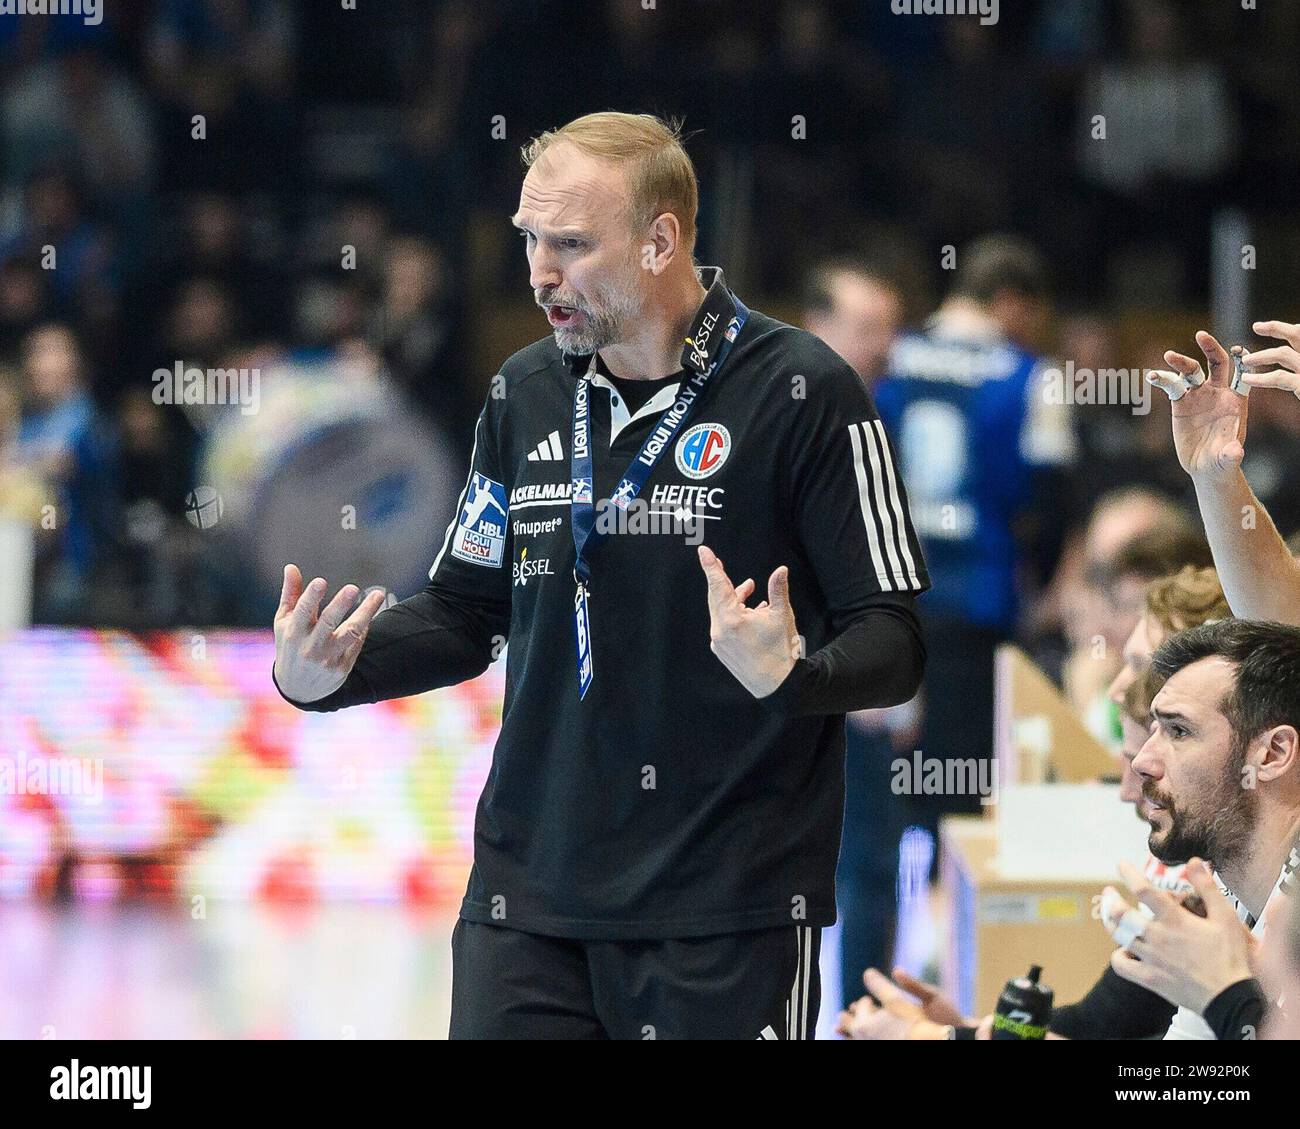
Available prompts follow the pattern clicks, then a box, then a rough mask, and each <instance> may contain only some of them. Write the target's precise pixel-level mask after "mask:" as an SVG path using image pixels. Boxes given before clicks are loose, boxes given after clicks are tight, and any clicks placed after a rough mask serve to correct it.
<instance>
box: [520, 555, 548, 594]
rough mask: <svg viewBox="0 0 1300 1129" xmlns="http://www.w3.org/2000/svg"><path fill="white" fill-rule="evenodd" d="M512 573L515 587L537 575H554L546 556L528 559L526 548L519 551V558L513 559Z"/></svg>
mask: <svg viewBox="0 0 1300 1129" xmlns="http://www.w3.org/2000/svg"><path fill="white" fill-rule="evenodd" d="M514 574H515V576H514V580H515V587H523V586H524V585H526V584H527V583H528V582H529V581H530V580H533V579H535V578H536V577H538V576H554V575H555V574H554V573H553V572H552V571H551V562H550V560H549V559H548V558H546V557H534V558H533V559H532V560H529V559H528V550H527V549H524V550H523V551H521V552H520V554H519V559H518V560H517V561H515V567H514Z"/></svg>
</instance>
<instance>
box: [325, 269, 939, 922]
mask: <svg viewBox="0 0 1300 1129" xmlns="http://www.w3.org/2000/svg"><path fill="white" fill-rule="evenodd" d="M702 278H703V280H704V282H705V285H706V287H708V288H709V298H708V299H706V303H705V306H707V305H708V304H709V302H715V303H716V302H718V301H719V300H721V301H730V298H729V292H728V291H726V289H725V284H724V282H723V279H722V275H721V272H720V271H717V270H716V269H713V268H703V269H702ZM703 308H704V307H702V309H703ZM592 361H593V359H592V358H590V357H579V358H574V357H569V356H566V355H564V354H562V353H561V352H560V350H559V349H558V347H557V346H556V344H555V342H554V340H553V339H551V338H547V339H545V340H542V341H538V342H537V343H535V344H533V345H530V346H529V347H527V348H525V349H523V350H521V351H520V352H518V353H516V354H515V355H514V356H512V357H511V358H510V359H509V360H508V361H507V362H506V363H505V364H504V365H503V366H502V369H501V372H500V374H499V376H498V377H497V378H496V380H495V381H494V384H493V388H492V391H491V393H490V394H489V396H488V399H487V403H486V406H485V407H484V409H483V412H482V415H481V416H480V418H479V421H478V425H477V429H476V434H475V441H474V448H473V456H472V460H473V465H472V466H471V468H470V471H469V476H468V480H467V482H466V486H465V489H464V492H463V494H462V496H461V500H460V505H459V509H458V512H457V513H456V514H455V516H454V517H453V518H452V520H451V523H450V525H449V527H448V529H447V532H446V535H445V537H444V540H443V544H442V547H441V550H440V552H439V553H438V554H437V557H436V559H435V560H434V562H433V566H432V568H431V570H430V582H429V585H428V587H427V588H426V589H425V590H424V591H423V592H422V593H420V594H418V595H417V596H415V597H412V598H411V599H410V600H407V601H404V602H403V603H402V604H398V605H396V606H395V607H393V608H391V609H389V610H387V611H384V612H381V613H380V614H379V615H378V616H377V617H376V619H375V621H374V623H373V625H372V629H371V635H370V637H369V638H368V640H367V642H366V646H365V648H364V649H363V651H362V654H361V657H360V658H359V660H358V662H357V666H356V668H355V669H354V671H353V673H352V675H351V676H350V677H349V680H348V682H347V683H346V684H345V685H344V687H343V688H342V689H341V690H340V691H338V692H337V693H336V694H334V695H332V696H331V697H330V698H327V699H324V700H323V701H322V702H319V703H315V704H313V705H311V706H308V707H306V708H309V709H324V710H329V709H334V708H338V707H339V706H343V705H351V704H355V703H359V702H368V701H375V700H379V699H381V698H387V697H393V696H397V695H399V694H406V693H415V692H418V691H420V690H425V689H429V688H431V687H434V686H439V685H447V684H449V683H451V682H455V681H459V680H461V679H463V678H467V677H471V676H473V675H474V674H476V673H478V672H479V671H481V670H482V669H484V668H485V667H486V665H487V664H488V662H489V661H490V660H491V659H492V658H494V657H496V654H498V653H499V652H500V649H501V643H502V641H504V640H506V639H508V648H507V650H506V658H505V661H506V664H507V667H506V691H505V703H504V714H503V719H502V726H501V734H500V738H499V740H498V742H497V746H496V751H495V755H494V760H493V764H492V768H491V772H490V774H489V777H488V780H487V784H486V786H485V788H484V791H483V796H482V798H481V800H480V802H479V805H478V812H477V817H476V826H475V864H474V869H473V873H472V875H471V877H470V881H469V887H468V890H467V892H466V895H465V899H464V902H463V904H462V907H461V916H462V917H464V918H466V919H467V920H470V921H476V922H484V923H489V924H491V923H495V924H500V925H505V926H510V927H514V928H518V929H522V930H526V931H529V932H534V933H541V934H550V935H554V936H561V937H578V938H589V939H642V938H644V939H651V938H667V937H688V936H703V935H708V934H715V933H725V932H739V931H742V930H749V929H759V928H767V927H773V926H779V925H789V924H792V923H794V924H804V925H810V926H818V925H827V924H830V923H832V922H833V921H834V920H835V898H834V872H835V864H836V857H837V853H838V849H839V842H840V827H841V820H842V810H843V803H844V735H843V731H844V718H843V714H844V712H845V711H846V710H849V709H858V708H865V707H869V706H882V705H891V704H895V703H896V702H898V701H902V700H905V699H906V698H908V697H910V696H911V694H912V693H913V692H914V691H915V688H916V686H917V684H918V682H919V678H920V673H921V665H922V662H923V657H924V650H923V647H922V645H921V641H920V635H919V628H918V627H917V624H916V617H915V614H914V612H913V609H912V602H913V599H914V597H915V596H916V595H917V594H918V593H920V592H922V591H924V590H925V589H926V588H928V587H929V580H928V578H927V575H926V569H925V563H924V561H923V559H922V556H921V550H920V547H919V545H918V543H917V538H916V535H915V533H914V531H913V529H912V523H911V520H910V518H909V515H908V508H907V496H906V491H905V490H904V486H903V482H902V480H901V479H900V477H899V474H898V471H897V468H896V464H895V459H894V453H893V450H892V448H891V446H890V442H889V437H888V436H887V435H886V433H885V431H884V428H883V426H882V424H881V422H880V420H879V419H878V417H877V415H876V411H875V409H874V407H873V405H872V402H871V399H870V397H869V396H868V394H867V392H866V390H865V389H864V387H863V385H862V383H861V382H860V381H859V380H858V378H857V376H856V375H855V374H854V372H853V371H852V370H851V369H850V368H849V367H848V365H847V364H845V362H844V361H843V360H841V359H840V358H839V357H838V356H837V355H836V354H835V353H834V352H832V351H831V350H830V349H829V348H828V347H827V346H826V345H825V344H823V343H822V342H821V341H820V340H818V339H817V338H816V337H814V336H812V335H811V334H809V333H806V332H804V331H802V330H800V329H796V328H794V327H791V326H789V325H785V324H783V323H781V322H779V321H776V320H775V319H773V318H771V317H768V316H766V315H764V314H761V313H759V312H757V311H753V312H752V313H750V315H749V318H748V320H747V321H746V322H745V324H744V326H743V328H742V329H741V331H740V333H739V335H738V337H737V338H736V340H735V342H734V346H733V348H732V351H731V353H730V356H729V357H728V358H727V359H726V361H725V363H724V364H723V365H722V367H721V368H720V369H719V370H718V371H717V373H716V374H715V375H714V376H713V377H712V379H711V380H710V381H709V382H708V384H707V386H706V388H705V390H704V392H703V393H702V399H701V402H700V403H699V404H698V406H697V407H696V409H695V411H694V413H693V415H692V416H691V417H690V419H689V422H688V424H687V425H686V426H685V429H684V431H682V432H681V434H680V436H679V437H677V438H675V440H674V441H673V443H672V446H671V450H668V451H666V452H665V453H664V456H663V457H662V458H661V460H660V461H659V463H658V464H657V466H656V467H655V468H654V470H653V471H652V473H651V475H650V477H649V480H648V481H647V483H646V484H645V487H644V489H643V490H642V492H641V494H640V496H639V498H638V499H637V500H636V502H633V504H632V505H631V506H630V507H629V508H628V510H627V511H624V512H622V513H621V514H620V515H619V517H620V522H619V523H617V524H615V523H611V532H610V535H609V536H608V537H607V538H606V539H605V540H604V541H603V543H602V544H601V545H600V546H599V549H598V551H597V552H596V554H595V555H594V557H593V559H592V575H591V580H590V585H589V593H590V599H589V610H590V633H591V638H590V649H591V656H592V660H593V663H594V679H593V681H592V684H591V686H590V689H589V690H588V692H587V693H586V695H585V697H582V698H580V697H579V691H578V677H577V664H576V654H575V638H574V637H575V627H574V596H575V581H574V560H575V551H574V543H573V531H572V527H571V518H572V514H571V508H570V490H571V481H570V478H571V467H570V457H571V454H572V452H571V450H570V447H571V445H572V441H573V411H574V392H575V385H576V382H577V381H579V380H583V379H586V380H589V382H590V386H591V387H590V396H589V404H590V411H591V413H592V429H591V437H592V446H593V447H594V450H593V452H592V456H593V473H594V483H593V487H594V496H595V498H596V499H597V500H598V501H599V500H600V499H608V498H609V496H610V494H611V493H612V492H613V491H614V490H615V488H616V486H617V485H618V484H619V482H620V478H621V476H622V475H623V474H624V472H625V471H626V469H627V467H628V464H629V462H630V461H631V460H632V459H633V458H634V457H636V456H637V454H638V452H639V451H640V450H641V446H642V444H643V443H644V442H645V440H646V438H647V436H648V435H649V434H650V432H651V430H652V429H653V428H655V426H656V424H657V422H658V421H659V418H660V416H661V414H662V413H663V412H664V411H665V409H666V408H668V407H669V406H670V405H672V404H673V402H674V397H675V396H676V394H677V381H666V382H661V383H662V386H661V387H660V388H659V390H658V391H657V392H655V394H654V395H652V396H651V397H650V399H649V400H648V401H647V402H646V403H644V404H643V405H641V406H640V407H639V408H638V409H637V410H630V408H629V405H628V404H627V403H626V402H625V400H624V397H623V396H622V395H621V394H620V393H619V391H618V389H617V387H616V386H615V383H614V382H612V381H611V380H610V379H609V377H608V375H607V374H606V373H604V372H602V369H601V365H600V364H599V363H598V362H597V363H594V364H593V363H592ZM684 367H685V365H684ZM684 376H685V373H683V377H684ZM638 502H640V503H643V505H637V503H638ZM598 509H599V507H598ZM598 520H600V519H599V518H598ZM701 540H702V541H703V543H704V544H706V545H708V546H709V547H710V548H711V549H712V550H713V551H714V552H715V553H717V555H718V556H719V557H720V558H721V560H722V562H723V564H724V566H725V568H726V570H727V572H728V574H729V575H730V577H731V579H732V581H733V582H734V583H736V584H739V583H740V582H741V581H742V580H744V579H745V578H747V577H753V578H754V580H755V581H756V582H757V584H758V592H757V594H756V595H755V597H754V598H753V600H751V604H753V603H756V602H757V601H758V600H759V599H762V598H764V597H765V596H766V583H767V578H768V577H769V576H770V574H771V573H772V571H773V569H775V568H776V567H777V566H778V565H782V564H784V565H788V566H789V570H790V593H791V602H792V604H793V607H794V612H795V616H796V621H797V627H798V631H799V633H800V635H801V636H802V638H803V640H804V648H805V649H804V654H805V655H807V656H808V657H807V658H804V659H800V660H799V661H798V663H797V664H796V667H795V670H794V671H793V672H792V673H791V674H790V676H789V677H788V678H787V679H786V681H785V683H783V684H782V686H781V687H780V688H779V689H778V690H777V691H776V692H775V693H773V694H771V695H770V696H768V697H766V698H763V699H755V698H754V697H753V696H752V695H751V694H750V693H749V691H747V690H746V689H745V688H744V687H743V686H742V685H741V684H740V683H739V682H738V681H737V680H736V679H735V678H734V677H733V676H732V675H731V673H730V672H729V671H728V670H727V669H726V668H725V667H724V666H723V665H722V663H721V662H720V661H719V660H718V658H717V657H716V656H714V654H713V653H712V652H711V650H710V647H709V626H710V624H709V608H708V600H707V585H706V583H705V577H704V573H703V571H702V569H701V566H700V563H699V559H698V556H697V549H696V545H697V544H698V543H699V542H700V541H701Z"/></svg>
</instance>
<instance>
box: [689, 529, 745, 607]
mask: <svg viewBox="0 0 1300 1129" xmlns="http://www.w3.org/2000/svg"><path fill="white" fill-rule="evenodd" d="M698 553H699V558H700V567H701V568H702V569H704V578H705V580H707V581H708V584H709V613H710V614H711V615H716V614H717V613H718V612H720V611H721V610H722V609H723V608H724V607H726V606H727V604H729V603H731V602H733V601H734V600H735V598H736V589H735V585H733V584H732V583H731V579H730V578H729V577H728V576H727V570H726V569H724V568H723V567H722V562H721V561H720V560H718V555H717V554H716V553H715V552H714V551H713V550H712V549H710V548H709V547H708V546H707V545H701V546H700V547H699V550H698Z"/></svg>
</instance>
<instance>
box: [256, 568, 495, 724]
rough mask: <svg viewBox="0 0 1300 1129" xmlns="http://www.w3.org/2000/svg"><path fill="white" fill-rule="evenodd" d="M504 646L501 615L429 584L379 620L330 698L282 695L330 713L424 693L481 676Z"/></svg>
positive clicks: (315, 710)
mask: <svg viewBox="0 0 1300 1129" xmlns="http://www.w3.org/2000/svg"><path fill="white" fill-rule="evenodd" d="M504 642H505V623H504V620H503V617H502V616H501V614H500V613H493V612H489V611H487V610H484V609H482V608H478V607H476V606H474V605H471V604H467V603H464V602H461V601H457V600H456V599H455V598H454V597H452V596H450V595H449V594H447V593H445V592H441V591H439V590H438V589H437V588H435V586H434V585H432V584H430V585H428V586H427V587H426V588H424V589H423V590H422V591H420V592H418V593H417V594H416V595H414V596H412V597H410V598H409V599H407V600H403V601H402V602H401V603H400V604H396V605H394V606H393V607H391V608H389V609H388V610H387V611H385V612H381V613H380V614H379V615H378V616H376V617H375V619H374V622H373V623H372V624H371V626H370V634H369V635H368V636H367V637H366V641H365V644H364V645H363V646H362V648H361V652H360V654H359V655H358V656H357V661H356V665H355V666H354V667H353V668H352V671H351V673H350V674H349V675H348V677H347V681H345V682H344V683H343V685H342V686H340V687H339V688H338V689H337V690H335V691H334V692H333V693H332V694H329V695H328V696H326V697H324V698H320V699H319V700H317V701H314V702H305V703H304V702H295V701H294V700H293V699H292V698H289V697H287V696H286V695H284V693H283V691H281V696H282V697H285V700H286V701H288V702H290V703H291V704H292V705H295V706H297V707H298V708H299V709H301V710H307V711H309V712H312V713H331V712H333V711H334V710H338V709H343V708H345V707H347V706H357V705H366V704H369V703H372V702H382V701H386V700H387V699H389V698H404V697H407V696H409V695H411V694H422V693H424V692H425V691H426V690H434V689H437V688H438V687H440V686H452V685H455V684H456V683H458V682H464V681H465V680H466V679H470V678H474V677H476V676H477V675H479V674H482V673H483V671H484V670H486V669H487V667H488V665H489V664H490V663H491V662H492V661H493V660H494V659H495V658H496V657H497V655H498V654H499V653H500V646H501V645H502V644H504ZM272 679H273V680H274V671H273V672H272ZM276 689H277V690H278V689H279V684H278V683H276Z"/></svg>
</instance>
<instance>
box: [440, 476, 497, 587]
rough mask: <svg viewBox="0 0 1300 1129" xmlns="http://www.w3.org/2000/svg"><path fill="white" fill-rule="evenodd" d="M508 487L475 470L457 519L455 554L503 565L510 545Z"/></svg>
mask: <svg viewBox="0 0 1300 1129" xmlns="http://www.w3.org/2000/svg"><path fill="white" fill-rule="evenodd" d="M506 516H507V515H506V488H505V487H504V486H502V485H501V483H499V482H493V481H492V479H490V478H488V477H487V476H486V475H482V474H479V473H477V472H475V474H474V477H473V479H472V480H471V481H470V484H469V490H468V491H466V494H465V505H464V506H463V507H462V509H461V511H460V516H459V517H458V518H457V519H456V538H455V541H454V543H453V544H452V547H451V555H452V556H453V557H459V558H460V559H461V560H462V561H469V562H470V564H476V565H483V566H484V567H486V568H500V567H501V560H502V557H503V556H504V555H505V547H506Z"/></svg>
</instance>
